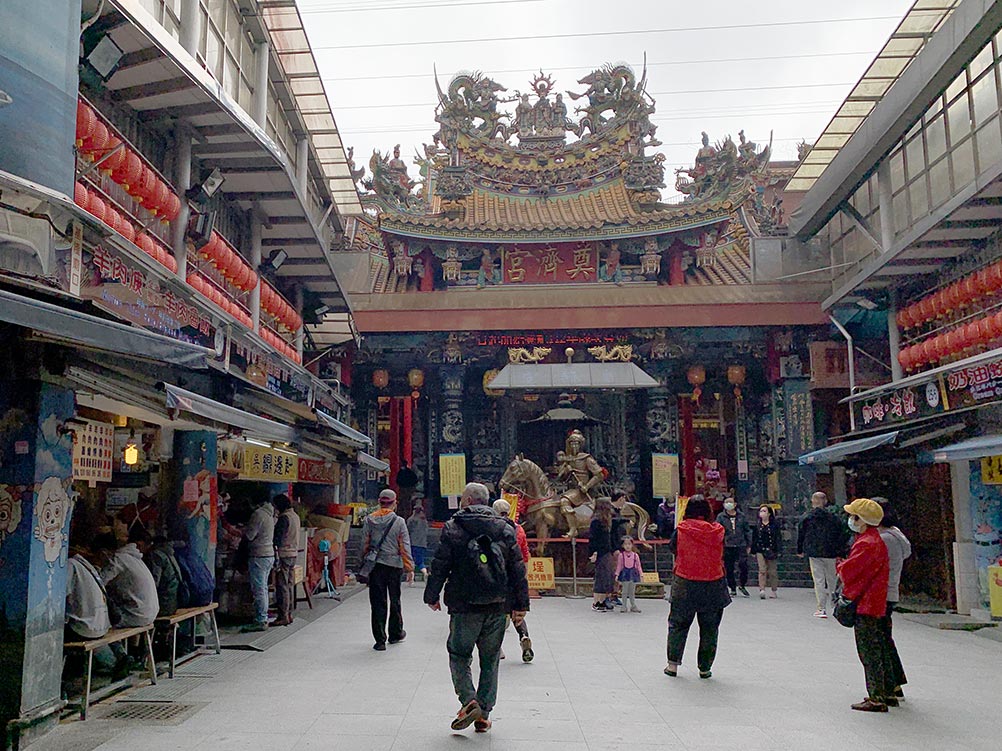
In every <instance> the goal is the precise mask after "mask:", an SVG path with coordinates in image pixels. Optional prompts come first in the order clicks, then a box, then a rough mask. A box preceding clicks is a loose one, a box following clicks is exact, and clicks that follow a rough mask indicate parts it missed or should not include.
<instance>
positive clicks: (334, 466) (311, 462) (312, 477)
mask: <svg viewBox="0 0 1002 751" xmlns="http://www.w3.org/2000/svg"><path fill="white" fill-rule="evenodd" d="M340 481H341V465H340V464H338V463H337V462H322V461H320V460H319V459H303V458H302V457H300V459H299V480H298V482H312V483H316V484H318V485H337V484H338V483H339V482H340Z"/></svg>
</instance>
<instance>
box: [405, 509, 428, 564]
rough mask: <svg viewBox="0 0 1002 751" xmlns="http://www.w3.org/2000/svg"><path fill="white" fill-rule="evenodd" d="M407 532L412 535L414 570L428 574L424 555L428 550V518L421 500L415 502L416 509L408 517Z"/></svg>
mask: <svg viewBox="0 0 1002 751" xmlns="http://www.w3.org/2000/svg"><path fill="white" fill-rule="evenodd" d="M407 533H408V534H409V535H410V536H411V552H412V553H413V554H414V570H415V571H420V572H421V573H422V574H427V573H428V569H427V568H425V565H424V557H425V554H426V553H427V552H428V519H427V517H426V516H425V513H424V506H423V505H421V501H420V500H417V501H415V502H414V511H412V512H411V515H410V516H409V517H408V519H407Z"/></svg>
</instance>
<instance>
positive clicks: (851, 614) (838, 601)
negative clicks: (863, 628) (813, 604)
mask: <svg viewBox="0 0 1002 751" xmlns="http://www.w3.org/2000/svg"><path fill="white" fill-rule="evenodd" d="M832 616H833V617H834V618H835V620H836V621H838V622H839V623H841V624H842V625H843V626H845V627H846V628H853V627H854V626H855V625H856V603H855V601H853V600H850V599H849V598H847V597H846V596H845V595H844V594H842V584H841V582H840V583H839V585H838V587H837V588H836V589H835V593H834V594H833V595H832Z"/></svg>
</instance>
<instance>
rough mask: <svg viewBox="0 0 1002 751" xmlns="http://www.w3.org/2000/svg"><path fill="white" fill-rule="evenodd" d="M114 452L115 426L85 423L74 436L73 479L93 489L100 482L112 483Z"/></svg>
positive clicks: (101, 423)
mask: <svg viewBox="0 0 1002 751" xmlns="http://www.w3.org/2000/svg"><path fill="white" fill-rule="evenodd" d="M114 450H115V426H114V425H111V424H109V423H103V422H92V421H89V420H88V421H85V422H84V424H83V425H82V426H81V427H80V428H78V429H77V430H76V432H75V435H74V440H73V479H74V480H81V481H83V482H86V483H88V484H89V485H90V486H91V487H94V485H95V484H96V483H99V482H111V473H112V470H113V469H114V461H113V454H114Z"/></svg>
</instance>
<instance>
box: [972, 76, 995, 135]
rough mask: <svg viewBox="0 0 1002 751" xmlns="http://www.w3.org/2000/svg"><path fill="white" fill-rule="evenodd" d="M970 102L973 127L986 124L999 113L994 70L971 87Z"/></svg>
mask: <svg viewBox="0 0 1002 751" xmlns="http://www.w3.org/2000/svg"><path fill="white" fill-rule="evenodd" d="M971 102H972V104H973V105H974V123H975V125H981V124H982V123H984V122H987V121H988V120H989V119H990V118H992V117H994V116H995V114H996V113H997V112H998V111H999V100H998V92H997V90H996V88H995V69H994V68H992V69H991V70H989V71H988V73H987V74H986V75H984V76H982V77H981V78H980V79H979V80H978V81H976V82H975V83H974V85H973V86H971Z"/></svg>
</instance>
